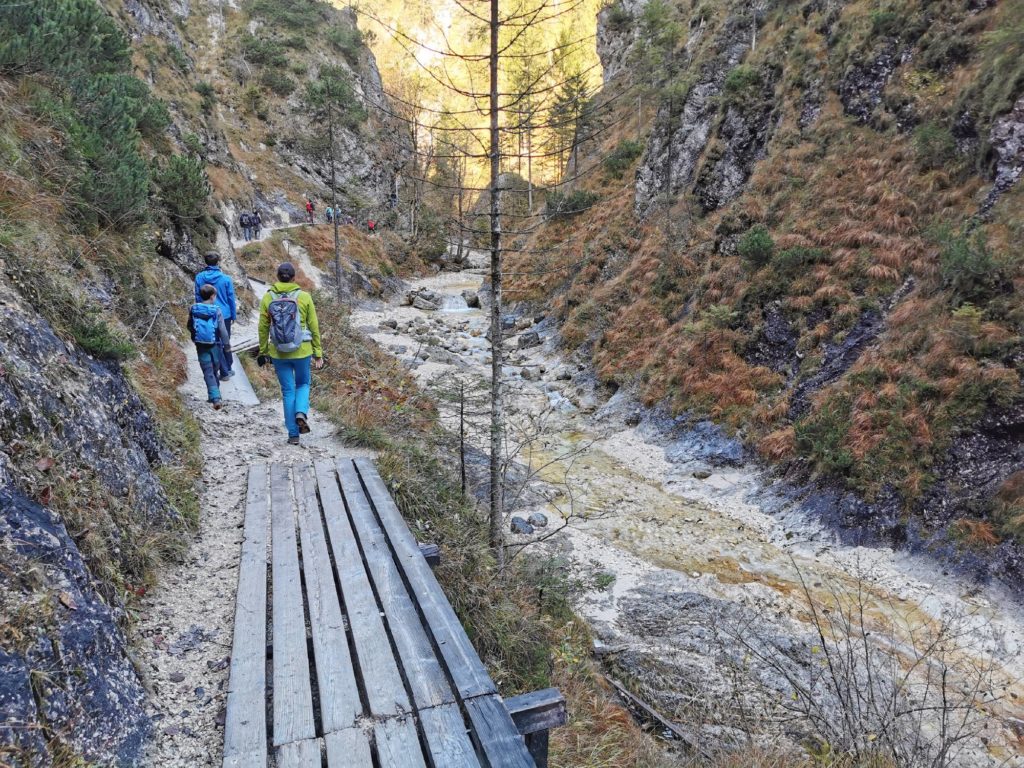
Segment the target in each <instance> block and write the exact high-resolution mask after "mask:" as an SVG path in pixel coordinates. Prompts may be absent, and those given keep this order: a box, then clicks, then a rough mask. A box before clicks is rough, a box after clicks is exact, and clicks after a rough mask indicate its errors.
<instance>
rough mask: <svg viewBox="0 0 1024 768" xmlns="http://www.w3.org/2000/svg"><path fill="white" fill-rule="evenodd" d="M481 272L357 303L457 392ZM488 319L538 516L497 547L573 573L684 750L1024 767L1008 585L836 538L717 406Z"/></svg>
mask: <svg viewBox="0 0 1024 768" xmlns="http://www.w3.org/2000/svg"><path fill="white" fill-rule="evenodd" d="M481 283H482V274H481V271H473V270H470V271H465V272H456V273H441V274H440V275H437V276H434V277H431V278H427V279H425V280H422V281H419V282H417V283H415V284H414V285H413V286H412V293H411V295H410V296H409V297H408V298H407V299H406V300H405V301H404V302H401V301H400V302H396V303H393V304H388V305H384V304H374V305H366V306H364V307H362V308H360V309H358V310H357V311H356V312H355V315H354V317H353V321H354V323H355V324H356V325H357V326H359V327H361V328H363V329H364V330H365V331H366V332H367V333H368V334H369V335H371V336H372V337H373V338H374V339H376V340H377V341H378V342H379V343H380V344H381V345H382V346H383V347H384V348H385V349H388V350H389V351H391V352H392V353H393V354H394V355H395V356H396V357H398V358H399V359H401V360H402V361H403V362H404V363H405V364H407V365H408V366H409V367H410V368H411V369H413V370H414V371H415V372H416V375H417V376H418V377H419V378H420V380H421V381H422V382H424V383H428V382H437V381H438V380H446V381H461V382H464V383H465V385H466V388H467V390H469V389H472V388H473V387H474V386H475V385H482V384H483V383H485V382H486V378H487V377H488V376H489V365H490V352H489V346H488V342H487V338H486V334H487V322H488V320H487V316H486V313H485V312H484V311H482V310H481V309H479V308H471V307H470V306H468V304H471V303H474V299H475V297H476V293H477V292H478V291H479V289H480V287H481ZM466 298H468V299H469V302H468V303H467V301H466V300H465V299H466ZM408 302H412V303H408ZM505 325H506V329H507V330H506V333H507V334H508V338H507V344H506V359H505V368H504V370H505V374H506V378H507V382H508V384H507V388H506V392H507V396H508V399H509V401H510V402H509V412H510V414H511V415H510V430H509V434H510V439H509V442H510V445H513V446H514V448H515V450H516V453H517V455H516V458H517V460H518V470H517V474H516V478H517V479H516V483H517V484H518V485H517V486H516V491H515V492H514V495H515V496H516V498H517V499H518V500H519V502H520V508H519V509H517V510H516V511H515V514H516V515H517V516H519V517H521V518H522V519H523V520H526V519H527V518H528V517H529V516H530V514H531V513H537V512H540V513H542V514H543V515H544V516H545V517H546V518H547V520H548V525H547V526H545V527H542V528H536V529H535V530H533V531H532V532H531V531H530V529H531V528H532V527H533V526H528V525H526V526H524V525H522V524H521V523H520V522H519V521H517V522H516V524H515V530H517V531H524V532H523V533H510V534H509V539H510V543H511V544H512V545H513V550H512V551H513V552H516V551H518V550H519V547H521V546H526V545H529V543H530V542H531V541H538V540H543V541H538V543H536V544H534V545H530V546H526V549H524V550H523V551H524V552H528V553H530V557H531V560H536V558H534V557H533V554H534V553H537V552H543V553H544V556H545V557H547V558H550V559H551V560H552V561H554V562H561V563H563V564H565V565H566V566H567V567H568V568H569V569H570V570H571V572H572V574H573V577H574V579H575V580H577V581H578V583H579V584H580V585H581V588H580V591H579V595H578V600H577V607H578V610H579V612H580V613H581V614H582V615H583V616H584V617H585V618H586V619H587V620H588V621H589V622H590V624H591V625H592V627H593V628H594V630H595V634H596V636H597V638H598V640H597V647H596V650H597V652H598V653H600V654H602V655H603V657H604V660H605V662H606V667H607V668H608V669H609V670H610V671H611V673H612V674H614V675H617V676H619V677H620V678H622V679H624V680H625V681H627V684H628V686H629V687H630V688H631V689H632V690H633V691H634V692H635V693H636V694H638V695H639V696H641V697H642V698H643V699H645V700H647V701H648V702H650V703H651V704H653V705H654V706H655V707H656V708H657V709H658V710H659V711H660V712H662V713H664V714H665V715H667V716H669V717H670V718H672V719H673V720H675V721H676V722H678V723H680V724H681V726H682V727H683V730H684V731H688V732H689V733H690V735H691V738H692V740H693V742H694V743H696V744H698V745H707V746H706V747H705V746H701V748H709V749H711V748H716V747H718V746H722V745H735V744H739V743H743V742H746V741H747V740H749V739H751V738H753V739H754V740H755V741H760V742H763V744H765V745H769V746H778V745H787V744H788V745H796V744H804V745H807V744H808V743H809V741H811V742H820V740H822V739H823V740H825V741H828V742H829V743H831V744H834V745H837V746H839V745H852V744H861V745H867V744H871V743H875V742H877V741H878V740H881V741H884V742H885V743H886V744H887V745H890V749H891V751H898V752H899V753H900V754H902V755H903V756H904V758H905V760H907V762H901V763H900V764H901V765H904V764H905V765H922V766H925V765H959V766H987V765H1014V766H1017V765H1020V766H1024V758H1022V755H1024V705H1022V703H1024V685H1022V684H1021V682H1020V681H1021V679H1022V673H1024V660H1022V659H1021V658H1020V651H1021V647H1022V645H1021V644H1022V642H1024V612H1022V610H1021V607H1020V605H1019V604H1018V603H1017V602H1016V601H1015V600H1013V599H1012V598H1011V597H1010V596H1009V595H1007V594H1004V593H1002V592H1001V591H1000V590H999V589H998V588H996V587H981V586H979V585H977V584H974V583H971V582H969V581H968V580H966V579H964V578H961V577H959V576H957V575H953V574H949V573H944V572H943V571H942V569H941V568H940V567H939V566H938V565H937V564H935V563H934V562H933V561H930V560H928V559H926V558H922V557H918V556H913V555H910V554H906V553H903V552H899V551H894V550H892V549H888V548H865V547H851V546H846V545H844V544H842V543H840V541H839V540H838V538H837V537H836V536H835V535H834V533H833V532H832V531H830V530H829V529H827V528H826V527H825V526H824V525H823V524H822V523H821V522H819V520H820V518H817V517H814V516H812V515H810V514H808V512H807V510H806V509H805V508H804V507H803V506H801V504H800V503H799V502H797V501H794V500H792V499H791V498H790V497H788V496H787V495H786V494H785V493H783V492H782V491H781V490H779V489H777V488H775V487H774V486H773V483H772V480H771V479H770V478H768V477H765V476H764V475H762V474H761V473H760V472H759V470H758V469H757V468H756V467H754V466H751V465H748V464H746V463H745V462H744V452H743V450H742V446H740V445H739V444H738V443H736V442H735V441H733V440H731V439H730V438H729V437H728V436H726V435H724V434H723V433H722V432H721V431H719V430H718V429H717V428H716V427H715V426H714V425H711V424H709V423H706V422H696V423H691V422H687V421H685V420H682V419H674V418H671V417H669V416H668V415H666V414H664V413H660V412H659V411H657V410H653V411H652V410H649V409H644V408H641V407H640V406H638V405H637V404H636V403H635V401H632V400H631V399H630V397H629V395H628V393H626V392H625V391H622V390H620V391H619V392H618V393H616V394H615V395H614V396H613V397H611V399H605V398H603V397H602V396H601V395H600V393H599V392H597V391H596V390H595V387H594V384H593V380H592V378H591V377H590V376H589V374H588V372H587V370H586V369H585V367H584V366H582V365H577V364H574V363H573V362H572V361H567V360H563V359H562V358H561V357H560V356H559V354H558V351H557V349H556V345H555V338H554V337H555V333H554V328H553V326H551V324H550V323H549V322H548V321H547V320H545V319H544V318H543V317H509V318H507V319H506V321H505ZM435 385H436V384H435ZM446 386H448V389H449V390H450V388H451V387H450V385H446ZM519 486H523V487H524V488H525V489H526V490H527V492H524V493H519V492H518V490H519ZM536 520H537V518H535V521H536ZM894 713H895V714H894ZM750 734H753V736H750ZM819 746H820V744H819ZM943 750H945V752H946V754H945V757H941V758H939V757H937V756H938V754H939V753H940V752H942V751H943ZM936 759H943V760H945V762H941V763H936V762H934V761H935V760H936Z"/></svg>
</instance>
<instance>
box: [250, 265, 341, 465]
mask: <svg viewBox="0 0 1024 768" xmlns="http://www.w3.org/2000/svg"><path fill="white" fill-rule="evenodd" d="M294 280H295V267H293V266H292V265H291V264H289V263H288V262H285V263H284V264H282V265H281V266H279V267H278V268H277V282H276V283H274V284H273V285H272V286H270V290H268V291H267V293H266V295H264V297H263V301H262V302H260V328H259V332H260V351H259V357H258V358H257V359H256V361H257V362H258V363H259V365H260V366H261V367H262V366H264V365H266V364H267V362H268V361H269V362H271V363H273V364H274V371H275V372H276V373H277V380H278V382H280V384H281V399H282V400H283V401H284V425H285V428H286V429H287V430H288V443H289V444H291V445H298V444H299V435H300V434H303V435H304V434H306V433H308V432H309V423H308V421H307V414H308V413H309V382H310V377H311V374H310V362H312V363H313V365H314V366H315V367H316V368H317V370H319V369H321V368H323V367H324V351H323V347H322V346H321V345H320V324H319V323H318V322H317V319H316V307H314V306H313V298H312V297H311V296H310V295H309V294H308V293H306V292H305V291H304V290H302V289H301V288H299V286H298V285H296V284H295V282H294Z"/></svg>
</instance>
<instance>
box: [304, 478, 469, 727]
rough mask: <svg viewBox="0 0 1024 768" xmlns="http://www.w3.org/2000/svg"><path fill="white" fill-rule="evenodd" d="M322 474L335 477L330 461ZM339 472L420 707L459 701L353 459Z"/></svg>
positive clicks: (367, 565) (382, 605)
mask: <svg viewBox="0 0 1024 768" xmlns="http://www.w3.org/2000/svg"><path fill="white" fill-rule="evenodd" d="M317 472H318V473H321V472H322V473H324V474H326V473H330V475H331V477H333V471H331V469H330V467H328V466H327V465H324V466H321V465H319V464H318V465H317ZM338 474H339V476H340V478H341V489H342V492H343V493H344V496H345V502H346V504H347V506H348V511H349V515H350V516H351V520H352V525H353V526H354V527H355V531H356V534H357V535H358V536H359V542H360V544H362V548H363V557H364V558H365V560H366V568H367V571H368V572H369V574H370V577H371V578H372V579H373V583H374V586H376V588H377V597H378V599H379V600H380V605H381V607H382V608H383V610H384V615H385V617H386V618H387V622H388V626H389V628H390V629H391V636H392V637H393V638H394V642H395V648H396V649H397V651H398V657H399V660H400V662H401V664H402V667H403V669H404V670H405V679H406V680H408V681H409V688H410V690H411V691H412V696H413V701H415V703H416V707H417V708H418V709H424V708H426V707H434V706H437V705H439V704H447V703H451V702H453V701H455V695H454V693H452V689H451V686H450V685H449V684H448V680H447V678H446V677H445V674H444V670H443V669H442V668H441V662H440V661H439V660H438V658H437V655H436V653H435V651H434V647H433V646H432V645H431V644H430V638H429V637H428V636H427V632H426V630H425V629H424V627H423V623H422V621H421V619H420V615H419V612H418V611H417V610H416V606H415V605H414V604H413V601H412V598H410V596H409V593H408V591H407V590H406V587H405V582H403V581H402V576H401V574H400V573H399V572H398V566H397V565H395V561H394V559H393V558H392V557H391V550H390V549H389V548H388V542H387V539H386V537H385V536H384V531H383V530H381V527H380V524H379V523H378V522H377V518H376V517H374V514H373V510H372V509H371V508H370V502H369V501H368V500H367V498H366V496H365V494H364V492H363V487H362V485H361V484H360V483H359V477H358V475H356V470H355V467H354V466H352V462H351V461H349V460H342V461H339V462H338Z"/></svg>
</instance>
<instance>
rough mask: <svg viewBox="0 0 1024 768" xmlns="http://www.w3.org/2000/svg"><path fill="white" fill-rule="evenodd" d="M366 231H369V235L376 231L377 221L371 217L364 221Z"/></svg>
mask: <svg viewBox="0 0 1024 768" xmlns="http://www.w3.org/2000/svg"><path fill="white" fill-rule="evenodd" d="M366 231H367V232H369V233H370V234H371V235H372V234H373V233H374V232H376V231H377V222H376V221H374V220H373V219H369V220H368V221H367V222H366Z"/></svg>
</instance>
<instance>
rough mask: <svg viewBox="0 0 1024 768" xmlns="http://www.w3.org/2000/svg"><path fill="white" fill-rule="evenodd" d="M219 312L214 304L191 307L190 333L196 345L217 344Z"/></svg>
mask: <svg viewBox="0 0 1024 768" xmlns="http://www.w3.org/2000/svg"><path fill="white" fill-rule="evenodd" d="M218 314H220V310H219V309H217V306H216V305H215V304H193V305H192V331H193V333H194V334H195V341H196V343H197V344H216V343H217V325H218V323H217V315H218Z"/></svg>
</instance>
